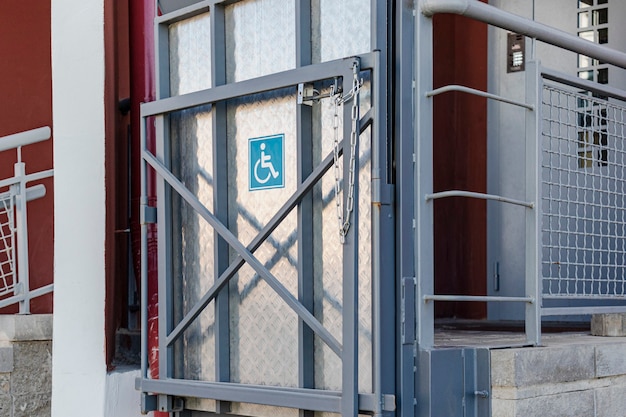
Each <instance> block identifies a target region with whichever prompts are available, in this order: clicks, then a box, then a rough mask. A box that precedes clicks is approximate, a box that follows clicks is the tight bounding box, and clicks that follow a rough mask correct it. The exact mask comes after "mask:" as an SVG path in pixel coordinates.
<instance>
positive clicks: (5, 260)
mask: <svg viewBox="0 0 626 417" xmlns="http://www.w3.org/2000/svg"><path fill="white" fill-rule="evenodd" d="M13 203H14V198H13V196H12V195H11V194H10V193H3V194H0V297H1V296H4V295H7V294H10V293H11V292H12V291H13V289H14V288H15V284H16V279H15V221H14V211H13Z"/></svg>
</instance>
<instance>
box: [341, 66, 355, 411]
mask: <svg viewBox="0 0 626 417" xmlns="http://www.w3.org/2000/svg"><path fill="white" fill-rule="evenodd" d="M348 62H349V68H346V70H347V71H346V73H345V74H344V75H343V91H344V93H345V92H347V91H350V90H351V89H352V80H353V78H352V77H353V74H352V64H353V62H354V61H346V63H348ZM357 97H358V95H355V96H354V98H353V100H356V99H357ZM351 104H352V103H351V102H348V103H345V104H344V106H343V137H344V145H343V207H344V208H345V207H346V204H347V196H348V177H349V175H350V169H351V167H350V152H351V150H350V140H349V138H350V134H351V129H352V122H351V115H352V109H351V107H352V105H351ZM357 120H358V115H357ZM358 131H359V129H358V127H357V132H358ZM357 135H358V133H357ZM355 152H356V162H355V164H356V166H355V168H354V169H355V174H354V175H355V182H354V201H355V203H354V210H353V212H352V218H351V219H350V223H351V224H352V226H351V227H350V230H349V231H348V233H347V235H346V237H345V243H344V246H343V313H342V319H343V321H342V334H343V350H342V352H341V362H342V373H341V378H342V383H341V385H342V396H341V415H342V417H356V416H357V414H358V412H359V404H358V402H359V401H358V399H359V398H358V397H359V373H358V359H359V352H358V336H359V334H358V327H357V326H358V316H359V305H358V299H359V297H358V288H359V286H358V271H359V256H358V253H359V233H358V229H359V227H358V224H359V223H358V222H359V205H358V201H359V198H358V196H359V181H358V172H359V162H358V161H359V158H358V155H359V146H358V140H357V145H356V150H355ZM344 212H345V210H344ZM337 238H339V237H337Z"/></svg>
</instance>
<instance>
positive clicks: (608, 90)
mask: <svg viewBox="0 0 626 417" xmlns="http://www.w3.org/2000/svg"><path fill="white" fill-rule="evenodd" d="M541 75H542V76H543V78H545V79H546V80H550V81H554V82H557V83H560V84H565V85H568V86H570V87H576V88H581V89H583V90H587V91H591V92H592V93H597V94H600V95H603V96H607V97H611V98H615V99H617V100H620V101H626V91H624V90H621V89H619V88H615V87H611V86H609V85H607V84H598V83H596V82H593V81H589V80H583V79H582V78H579V77H574V76H571V75H568V74H563V73H562V72H558V71H554V70H551V69H548V68H541Z"/></svg>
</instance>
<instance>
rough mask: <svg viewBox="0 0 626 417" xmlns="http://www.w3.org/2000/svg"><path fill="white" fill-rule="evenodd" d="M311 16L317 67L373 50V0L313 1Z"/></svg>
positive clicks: (313, 49) (314, 59) (314, 56)
mask: <svg viewBox="0 0 626 417" xmlns="http://www.w3.org/2000/svg"><path fill="white" fill-rule="evenodd" d="M311 13H312V16H311V17H312V18H311V20H312V22H311V23H312V45H311V46H312V54H313V56H312V58H313V62H314V63H318V62H325V61H331V60H333V59H339V58H344V57H348V56H354V55H358V54H362V53H364V52H369V51H370V50H371V43H370V36H371V35H370V34H371V24H370V21H371V17H370V16H371V6H370V0H342V1H337V0H312V1H311Z"/></svg>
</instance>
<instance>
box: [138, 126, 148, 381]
mask: <svg viewBox="0 0 626 417" xmlns="http://www.w3.org/2000/svg"><path fill="white" fill-rule="evenodd" d="M139 129H140V138H139V142H140V144H139V151H140V153H141V154H143V152H145V150H146V119H144V118H141V119H140V120H139ZM139 164H140V182H141V185H140V193H141V201H140V207H139V215H140V228H141V377H142V378H143V379H147V378H148V354H149V352H148V224H147V223H146V218H145V215H146V213H145V212H146V208H147V206H148V199H147V197H146V196H147V193H148V190H147V187H146V168H147V167H146V165H147V164H146V161H145V160H144V159H143V155H142V156H141V158H140V162H139Z"/></svg>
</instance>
